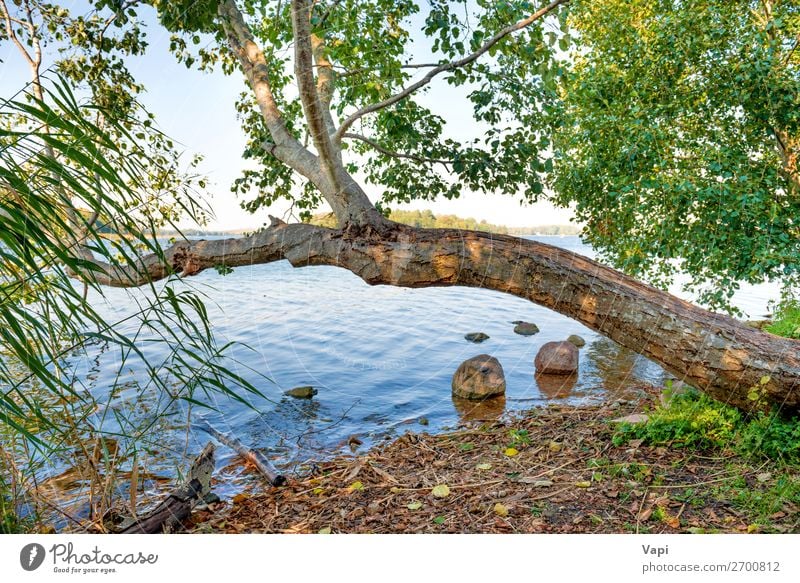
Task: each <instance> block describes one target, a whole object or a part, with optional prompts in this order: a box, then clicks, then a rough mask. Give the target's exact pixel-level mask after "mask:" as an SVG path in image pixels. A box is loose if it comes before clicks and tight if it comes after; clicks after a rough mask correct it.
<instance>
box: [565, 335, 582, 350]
mask: <svg viewBox="0 0 800 583" xmlns="http://www.w3.org/2000/svg"><path fill="white" fill-rule="evenodd" d="M567 342H571V343H572V344H574V345H575V346H577V347H578V348H583V347H584V346H586V340H584V339H583V338H581V337H580V336H578V335H577V334H571V335H570V337H569V338H567Z"/></svg>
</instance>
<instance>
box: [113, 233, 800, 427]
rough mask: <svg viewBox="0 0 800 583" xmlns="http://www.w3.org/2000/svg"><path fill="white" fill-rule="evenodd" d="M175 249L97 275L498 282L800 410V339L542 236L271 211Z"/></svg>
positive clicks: (649, 350)
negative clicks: (220, 235) (293, 217)
mask: <svg viewBox="0 0 800 583" xmlns="http://www.w3.org/2000/svg"><path fill="white" fill-rule="evenodd" d="M365 229H366V230H365ZM165 257H166V259H167V262H166V264H165V263H164V262H163V261H161V260H160V259H159V258H157V257H155V256H148V257H145V258H143V259H141V260H140V265H138V266H136V267H135V268H124V267H118V266H109V265H107V264H103V265H101V267H102V268H103V270H104V272H105V275H103V276H99V277H98V280H99V281H100V283H104V284H108V285H116V286H136V285H141V284H142V283H144V282H145V281H147V280H148V279H160V278H164V277H167V276H168V275H170V274H171V273H183V274H184V275H193V274H195V273H198V272H200V271H202V270H204V269H208V268H210V267H216V266H228V267H237V266H243V265H254V264H260V263H270V262H272V261H278V260H281V259H286V260H288V261H289V262H290V263H291V264H292V265H293V266H295V267H300V266H305V265H331V266H337V267H341V268H343V269H347V270H348V271H351V272H352V273H354V274H355V275H357V276H359V277H360V278H361V279H363V280H364V281H365V282H367V283H368V284H370V285H377V284H386V285H394V286H400V287H410V288H423V287H444V286H466V287H476V288H483V289H491V290H495V291H499V292H503V293H507V294H511V295H514V296H517V297H521V298H525V299H528V300H530V301H531V302H534V303H536V304H539V305H541V306H544V307H546V308H550V309H552V310H554V311H556V312H558V313H560V314H563V315H565V316H568V317H570V318H572V319H574V320H576V321H578V322H580V323H582V324H584V325H585V326H587V327H589V328H591V329H592V330H595V331H596V332H599V333H600V334H602V335H604V336H606V337H608V338H610V339H612V340H614V341H615V342H617V343H618V344H620V345H622V346H624V347H626V348H629V349H631V350H633V351H635V352H637V353H639V354H642V355H644V356H647V357H648V358H650V359H652V360H653V361H655V362H657V363H658V364H660V365H661V366H662V367H664V368H665V369H666V370H667V371H669V372H670V373H672V374H674V375H676V376H677V377H678V378H679V379H682V380H684V381H685V382H687V383H688V384H690V385H692V386H694V387H697V388H698V389H701V390H703V391H705V392H706V393H708V394H709V395H710V396H712V397H714V398H715V399H717V400H719V401H722V402H724V403H728V404H730V405H733V406H736V407H739V408H741V409H744V410H748V411H755V410H763V409H765V408H767V407H768V406H770V405H776V406H778V407H780V408H781V410H782V411H784V412H795V411H798V410H800V341H797V340H791V339H787V338H781V337H778V336H774V335H772V334H769V333H766V332H762V331H760V330H756V329H754V328H751V327H749V326H746V325H744V324H742V323H741V322H739V321H737V320H735V319H734V318H731V317H729V316H726V315H722V314H715V313H712V312H709V311H707V310H704V309H702V308H700V307H698V306H695V305H693V304H690V303H689V302H686V301H683V300H681V299H679V298H677V297H675V296H673V295H670V294H668V293H666V292H664V291H661V290H659V289H656V288H654V287H652V286H649V285H647V284H644V283H641V282H639V281H636V280H635V279H633V278H631V277H629V276H627V275H624V274H623V273H621V272H619V271H617V270H615V269H612V268H610V267H607V266H605V265H601V264H600V263H597V262H596V261H593V260H591V259H588V258H586V257H583V256H581V255H578V254H576V253H573V252H571V251H567V250H564V249H560V248H557V247H553V246H551V245H547V244H545V243H540V242H537V241H529V240H526V239H520V238H517V237H512V236H507V235H494V234H490V233H483V232H475V231H459V230H453V229H419V228H413V227H408V226H405V225H400V224H396V223H390V224H389V226H384V227H383V228H380V229H371V228H365V227H357V228H355V230H353V228H351V229H349V230H348V229H343V230H339V229H326V228H323V227H317V226H314V225H308V224H302V223H295V224H286V223H284V222H282V221H279V220H277V219H272V225H271V226H270V228H268V229H265V230H263V231H261V232H258V233H255V234H253V235H250V236H248V237H244V238H240V239H223V240H217V241H191V242H182V243H177V244H175V245H173V246H172V247H170V248H169V249H168V250H166V252H165Z"/></svg>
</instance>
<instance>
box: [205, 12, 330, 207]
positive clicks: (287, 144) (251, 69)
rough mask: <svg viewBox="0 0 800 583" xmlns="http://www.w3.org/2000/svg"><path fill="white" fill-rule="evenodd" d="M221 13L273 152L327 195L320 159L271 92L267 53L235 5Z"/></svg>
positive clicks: (224, 27)
mask: <svg viewBox="0 0 800 583" xmlns="http://www.w3.org/2000/svg"><path fill="white" fill-rule="evenodd" d="M218 14H219V16H220V20H221V22H222V27H223V30H224V32H225V35H226V37H227V39H228V46H229V47H230V49H231V50H232V51H233V53H234V54H235V55H236V57H237V59H238V60H239V64H240V66H241V67H242V71H243V72H244V74H245V76H246V77H247V80H248V82H249V83H250V87H251V88H252V90H253V93H254V95H255V98H256V102H257V103H258V107H259V109H260V110H261V115H262V117H263V118H264V122H265V124H266V126H267V130H268V131H269V134H270V137H271V138H272V141H273V144H274V146H272V147H271V148H270V152H271V153H272V154H273V155H274V156H275V157H276V158H278V159H279V160H281V161H282V162H284V163H286V164H287V165H288V166H289V167H291V168H292V169H293V170H295V171H297V172H298V173H300V174H301V175H303V176H305V177H306V178H308V179H309V180H310V181H311V182H312V183H314V184H315V185H317V188H319V189H320V190H321V191H323V192H324V189H325V187H326V186H329V185H326V181H327V179H326V178H325V177H324V176H323V175H322V172H321V171H320V168H319V162H318V160H317V157H316V156H315V155H314V154H312V153H311V152H309V151H308V150H307V149H306V148H304V147H303V145H302V144H301V143H300V142H299V141H298V140H297V138H295V137H294V136H293V135H292V134H291V133H289V130H288V129H287V128H286V123H285V121H284V119H283V114H282V113H281V111H280V109H279V108H278V104H277V102H276V101H275V96H274V95H273V93H272V87H271V85H270V82H269V69H268V67H267V61H266V59H265V58H264V53H263V52H262V51H261V49H260V48H259V46H258V45H257V44H256V42H255V40H254V38H253V34H252V32H251V31H250V27H249V26H248V25H247V23H246V22H245V21H244V17H243V16H242V13H241V11H240V10H239V8H238V6H237V5H236V2H235V1H234V0H225V1H224V2H222V3H221V4H220V5H219V8H218Z"/></svg>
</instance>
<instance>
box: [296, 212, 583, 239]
mask: <svg viewBox="0 0 800 583" xmlns="http://www.w3.org/2000/svg"><path fill="white" fill-rule="evenodd" d="M389 218H390V219H391V220H393V221H394V222H396V223H403V224H404V225H410V226H412V227H424V228H428V229H464V230H466V231H486V232H489V233H501V234H508V235H577V234H579V233H580V228H579V227H577V226H575V225H543V226H537V227H506V226H505V225H493V224H492V223H487V222H486V221H485V220H481V221H478V220H477V219H473V218H472V217H468V218H463V217H459V216H456V215H434V214H433V212H432V211H430V210H423V211H399V210H398V211H392V212H391V213H390V214H389ZM310 222H311V224H313V225H318V226H320V227H328V228H331V229H332V228H335V227H336V218H335V217H334V216H333V214H332V213H327V214H319V215H314V216H313V217H312V218H311V221H310Z"/></svg>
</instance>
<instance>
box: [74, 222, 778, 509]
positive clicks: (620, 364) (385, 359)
mask: <svg viewBox="0 0 800 583" xmlns="http://www.w3.org/2000/svg"><path fill="white" fill-rule="evenodd" d="M537 239H539V240H541V241H544V242H547V243H550V244H553V245H557V246H559V247H564V248H567V249H571V250H574V251H577V252H579V253H581V254H584V255H588V256H593V255H594V254H593V252H592V249H591V248H589V247H588V246H586V245H584V244H582V243H581V241H580V240H579V239H578V238H577V237H537ZM189 285H191V286H193V287H194V288H196V289H198V290H200V291H203V292H204V293H206V294H207V295H208V298H209V301H208V304H209V305H208V307H209V312H210V317H211V321H212V324H213V326H214V330H215V332H216V334H217V335H218V338H219V339H220V340H221V341H234V342H237V343H242V344H243V345H246V347H245V346H237V347H236V349H235V350H234V351H233V352H232V353H231V357H232V361H231V362H232V363H234V361H238V362H239V363H240V365H241V366H237V365H235V364H232V367H233V368H235V369H236V370H237V372H238V373H239V374H241V375H242V376H244V377H245V378H247V379H248V380H250V381H251V382H253V383H254V384H255V385H256V386H257V387H258V388H259V389H260V390H261V391H263V392H264V393H265V394H266V395H267V397H268V400H262V399H256V398H250V397H248V399H249V401H250V402H251V404H252V405H253V407H254V408H249V407H247V406H245V405H243V404H241V403H238V402H236V401H234V400H231V399H227V398H219V397H218V398H217V400H216V402H215V403H214V405H215V406H216V408H217V409H218V411H217V412H206V413H205V415H206V417H207V418H208V419H209V421H210V422H211V423H212V424H214V425H216V426H217V427H218V428H219V429H221V430H224V431H229V432H231V433H232V434H234V435H236V436H237V437H239V438H240V439H241V440H242V441H243V442H245V443H246V444H248V445H251V446H254V447H258V448H263V449H264V450H265V451H266V452H268V455H269V456H270V457H272V458H273V459H274V460H275V463H276V464H277V465H279V466H281V467H284V468H287V469H292V468H293V467H294V466H296V465H297V464H299V463H303V462H305V461H307V460H314V459H320V458H321V457H324V456H327V455H331V454H332V453H335V452H340V451H349V449H348V448H347V445H346V443H347V440H348V438H349V437H350V436H352V435H357V436H358V437H359V439H361V440H362V441H363V442H364V445H363V446H362V449H363V448H366V447H368V446H369V445H371V444H373V443H376V442H378V441H380V440H383V439H387V438H390V437H392V436H396V435H398V434H401V433H403V432H405V431H408V430H422V429H424V430H426V431H440V430H443V429H446V428H448V427H454V426H456V425H457V424H458V423H459V422H460V421H461V420H464V419H469V418H474V417H486V416H492V415H497V414H499V413H501V412H502V411H503V410H506V411H512V410H521V409H529V408H531V407H534V406H537V405H541V404H545V403H547V402H549V401H552V400H553V399H562V400H567V401H569V402H574V403H582V402H591V401H593V400H598V399H603V398H605V397H607V396H608V393H609V392H613V393H615V394H617V393H621V394H624V393H625V392H626V391H628V390H631V389H632V388H635V387H636V386H637V385H638V384H641V383H654V384H659V383H663V382H664V381H665V379H666V378H668V376H667V375H666V373H665V372H664V371H663V370H662V369H661V368H660V367H659V366H657V365H656V364H654V363H652V362H650V361H649V360H648V359H646V358H644V357H641V356H638V355H636V354H635V353H632V352H631V351H628V350H625V349H623V348H621V347H620V346H618V345H617V344H616V343H614V342H612V341H610V340H607V339H605V338H603V337H602V336H599V335H597V334H596V333H594V332H592V331H590V330H589V329H587V328H585V327H584V326H582V325H581V324H578V323H577V322H574V321H572V320H570V319H568V318H565V317H563V316H561V315H559V314H557V313H555V312H552V311H550V310H548V309H545V308H541V307H538V306H536V305H534V304H531V303H530V302H528V301H525V300H522V299H519V298H515V297H512V296H507V295H504V294H501V293H499V292H493V291H487V290H479V289H467V288H438V289H419V290H410V289H402V288H396V287H391V286H376V287H370V286H368V285H367V284H365V283H364V282H363V281H361V280H360V279H358V278H357V277H356V276H354V275H352V274H351V273H349V272H347V271H344V270H342V269H337V268H333V267H305V268H301V269H295V268H292V267H291V266H290V265H289V264H288V262H279V263H273V264H269V265H259V266H254V267H247V268H245V267H242V268H238V269H236V270H234V272H233V273H232V274H230V275H227V276H225V277H221V276H220V275H219V274H217V273H215V272H214V271H213V270H210V271H206V272H204V273H202V274H200V275H198V276H196V277H193V278H191V279H190V280H189ZM141 293H142V292H140V291H134V292H131V291H130V290H119V289H109V290H107V291H106V297H105V298H99V297H93V298H92V301H93V302H94V304H95V306H97V307H98V309H99V310H100V311H101V313H104V314H105V315H107V316H108V318H109V319H112V321H113V319H114V318H116V319H120V318H122V317H124V316H125V315H126V314H128V313H130V312H132V311H134V310H135V309H136V308H137V303H136V299H137V294H141ZM776 295H777V293H776V290H775V289H773V288H771V287H769V286H756V287H748V288H747V289H743V290H742V291H741V292H740V293H739V294H737V297H736V303H737V304H738V305H739V306H740V307H742V308H743V309H744V310H746V311H747V312H748V313H749V315H750V316H751V317H760V316H762V315H763V314H764V313H765V310H766V304H767V301H768V300H769V299H772V298H774V297H775V296H776ZM514 320H525V321H529V322H535V323H536V324H537V325H538V326H539V328H540V330H541V332H540V333H539V334H537V335H535V336H531V337H524V336H520V335H517V334H515V333H514V332H513V328H514V325H513V324H512V321H514ZM469 332H485V333H486V334H488V335H489V336H490V339H489V340H487V341H485V342H484V343H482V344H479V345H478V344H472V343H469V342H467V341H466V340H465V339H464V334H466V333H469ZM570 334H578V335H580V336H582V337H583V338H584V339H585V340H586V341H587V344H586V347H584V348H583V349H581V352H580V354H581V360H580V373H579V375H578V379H577V382H575V383H574V384H567V385H566V386H563V385H562V384H561V383H557V384H556V385H555V386H548V385H545V386H541V385H539V384H537V381H536V380H535V378H534V375H533V370H534V369H533V359H534V356H535V355H536V352H537V350H538V348H539V347H540V346H541V345H542V344H544V343H545V342H549V341H551V340H564V339H566V338H567V336H569V335H570ZM143 349H144V350H163V349H164V347H163V345H162V346H160V347H159V346H156V345H154V346H147V345H143ZM481 353H488V354H491V355H493V356H495V357H497V358H498V359H499V360H500V362H501V363H502V366H503V369H504V370H505V374H506V382H507V393H506V398H505V401H504V402H503V401H500V402H495V403H494V404H493V406H491V407H489V409H488V410H487V409H486V408H481V407H476V406H475V405H474V404H464V403H460V402H454V401H453V400H452V398H451V395H450V381H451V378H452V375H453V372H454V371H455V369H456V368H457V367H458V365H459V364H460V363H461V362H462V361H463V360H465V359H467V358H470V357H472V356H475V355H477V354H481ZM117 358H118V356H117V355H116V354H113V353H110V352H105V353H103V354H99V355H98V356H97V357H96V358H95V359H93V360H91V361H89V362H86V363H76V364H77V365H78V371H79V374H82V375H84V377H85V379H86V382H87V383H88V386H90V387H92V389H91V390H93V391H94V393H95V396H96V397H98V398H100V399H101V400H102V399H103V398H108V387H109V386H112V385H113V384H114V382H115V376H116V372H117V360H116V359H117ZM144 378H145V377H144V374H143V371H141V370H137V367H136V363H135V362H131V363H129V366H128V367H127V368H126V370H125V373H124V375H123V377H122V379H121V381H122V383H130V385H131V386H132V387H133V386H135V384H136V381H137V380H140V379H144ZM298 385H313V386H314V387H316V388H317V389H318V391H319V393H318V394H317V396H316V397H314V399H313V400H309V401H304V400H297V399H291V398H287V397H284V396H283V392H284V391H285V390H287V389H290V388H292V387H295V386H298ZM138 394H139V393H137V392H136V389H134V388H130V389H129V390H122V391H121V392H120V393H119V394H118V395H116V396H114V397H113V399H114V400H115V401H116V402H117V403H116V405H115V406H116V407H137V406H141V407H142V409H143V410H144V411H145V413H144V414H145V415H146V411H147V408H148V407H147V405H148V404H147V403H139V404H138V405H131V401H134V400H136V399H137V396H136V395H138ZM142 398H143V397H142V396H141V395H139V397H138V399H139V400H141V399H142ZM144 398H145V400H146V397H144ZM196 414H197V410H196V409H195V410H194V411H192V410H188V405H186V404H185V403H181V404H179V405H178V406H177V409H176V410H175V415H174V416H173V417H171V418H169V419H168V420H166V421H162V422H160V423H159V424H158V425H157V426H156V427H154V428H153V429H152V430H150V431H149V432H148V438H149V440H150V446H151V449H152V450H153V453H154V457H153V461H151V466H150V467H149V471H150V472H153V473H154V474H155V475H159V473H160V474H161V475H163V476H164V477H168V476H170V475H173V474H174V469H175V464H176V462H175V458H176V456H175V454H176V453H180V454H188V455H191V454H192V453H195V452H197V451H199V450H200V449H201V447H202V445H204V444H205V443H206V441H207V440H208V437H207V436H206V435H205V434H203V433H202V432H199V431H193V430H190V429H187V423H186V419H187V418H191V417H192V416H194V415H196ZM423 418H424V419H423ZM421 419H423V423H425V422H426V421H425V420H427V424H428V425H427V426H426V427H422V426H421V425H420V420H421ZM113 422H114V421H113V419H112V420H106V423H107V424H108V423H112V424H113ZM218 453H219V455H220V456H221V458H222V463H221V464H220V465H218V467H222V468H223V469H222V470H221V475H222V477H223V478H224V480H225V484H223V486H222V487H221V493H222V494H230V493H231V492H233V491H235V490H236V489H238V488H239V487H241V483H240V482H241V480H247V479H248V478H247V477H246V476H242V475H241V472H242V470H241V468H240V467H239V466H238V465H236V464H230V465H228V464H229V462H231V461H232V460H233V455H232V454H231V453H230V452H229V451H228V450H227V449H226V448H220V449H219V451H218Z"/></svg>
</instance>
